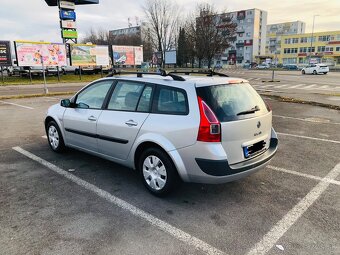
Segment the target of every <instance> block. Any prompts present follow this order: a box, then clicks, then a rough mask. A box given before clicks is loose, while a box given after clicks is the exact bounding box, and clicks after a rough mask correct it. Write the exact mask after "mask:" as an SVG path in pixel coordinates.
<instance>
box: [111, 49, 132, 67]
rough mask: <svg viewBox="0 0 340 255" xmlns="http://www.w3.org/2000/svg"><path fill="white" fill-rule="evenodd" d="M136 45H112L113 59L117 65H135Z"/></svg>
mask: <svg viewBox="0 0 340 255" xmlns="http://www.w3.org/2000/svg"><path fill="white" fill-rule="evenodd" d="M134 48H135V47H134V46H118V45H112V52H113V60H114V64H115V65H132V66H133V65H135V50H134Z"/></svg>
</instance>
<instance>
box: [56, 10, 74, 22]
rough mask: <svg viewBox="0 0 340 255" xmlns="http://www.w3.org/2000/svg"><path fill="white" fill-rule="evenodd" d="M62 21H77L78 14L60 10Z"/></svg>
mask: <svg viewBox="0 0 340 255" xmlns="http://www.w3.org/2000/svg"><path fill="white" fill-rule="evenodd" d="M60 19H62V20H76V13H75V12H74V11H68V10H60Z"/></svg>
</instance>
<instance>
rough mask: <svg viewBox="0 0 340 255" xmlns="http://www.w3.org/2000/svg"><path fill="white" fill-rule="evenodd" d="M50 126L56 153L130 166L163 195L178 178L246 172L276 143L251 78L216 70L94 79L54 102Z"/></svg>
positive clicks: (227, 177)
mask: <svg viewBox="0 0 340 255" xmlns="http://www.w3.org/2000/svg"><path fill="white" fill-rule="evenodd" d="M214 74H216V73H214ZM45 129H46V134H47V137H48V142H49V145H50V147H51V149H52V150H53V151H55V152H61V151H63V150H64V149H65V147H71V148H75V149H78V150H81V151H84V152H87V153H91V154H93V155H97V156H99V157H102V158H104V159H108V160H111V161H114V162H116V163H119V164H122V165H124V166H127V167H129V168H133V169H135V170H137V171H138V172H139V173H140V176H141V179H142V181H143V183H144V185H145V186H146V188H147V189H148V190H149V191H150V192H151V193H153V194H155V195H159V196H161V195H165V194H167V193H169V192H170V191H171V190H173V189H174V188H175V187H176V183H177V181H179V180H182V181H184V182H198V183H211V184H214V183H216V184H217V183H225V182H230V181H234V180H237V179H240V178H243V177H246V176H248V175H250V174H252V173H254V172H256V171H258V170H259V169H261V168H263V167H264V166H265V165H266V164H268V162H269V161H270V159H272V158H273V156H274V154H275V153H276V150H277V147H278V138H277V135H276V133H275V131H274V129H273V127H272V111H271V109H270V107H269V106H268V105H267V104H266V103H265V102H264V101H263V100H262V98H261V97H260V95H259V94H258V93H257V92H256V91H255V89H254V88H253V87H252V86H251V85H250V84H249V82H248V81H246V80H243V79H238V78H230V77H224V76H223V75H221V74H220V75H216V76H215V75H213V74H212V73H211V75H209V76H208V77H207V76H198V75H196V76H195V75H192V74H189V73H187V74H183V75H179V74H174V73H169V74H166V73H162V74H150V73H148V74H143V75H142V74H140V73H139V74H137V75H136V74H134V75H131V74H127V75H123V74H121V75H119V76H118V75H117V76H116V75H113V77H108V78H103V79H100V80H97V81H94V82H92V83H91V84H89V85H87V86H86V87H84V88H83V89H82V90H80V91H79V92H78V93H76V94H75V95H74V96H73V97H72V98H71V99H65V100H62V101H61V103H60V104H56V105H53V106H51V107H50V108H49V110H48V112H47V116H46V119H45Z"/></svg>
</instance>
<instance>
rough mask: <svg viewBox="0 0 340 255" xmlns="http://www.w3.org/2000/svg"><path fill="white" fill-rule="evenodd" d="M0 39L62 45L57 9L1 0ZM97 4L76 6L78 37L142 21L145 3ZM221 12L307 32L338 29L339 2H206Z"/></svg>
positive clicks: (191, 0) (188, 8) (181, 0)
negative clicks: (252, 12)
mask: <svg viewBox="0 0 340 255" xmlns="http://www.w3.org/2000/svg"><path fill="white" fill-rule="evenodd" d="M0 1H1V8H0V31H1V32H0V40H11V41H14V40H31V41H40V40H44V41H48V42H61V38H60V29H59V17H58V10H57V7H49V6H47V4H46V3H45V1H44V0H0ZM173 1H176V2H177V3H178V6H179V10H180V12H181V16H182V17H186V16H187V14H188V13H190V12H192V11H193V10H194V9H195V7H196V5H197V4H198V3H201V1H197V0H173ZM99 2H100V4H99V5H87V6H77V7H76V13H77V25H78V33H79V37H80V38H82V37H84V36H85V34H86V32H88V31H89V30H90V29H91V28H94V29H99V28H100V29H104V30H113V29H117V28H123V27H127V26H128V18H129V17H130V18H131V21H132V23H133V25H135V23H136V22H135V17H138V18H139V19H140V20H145V19H144V12H143V8H142V7H143V3H144V0H140V1H136V0H122V1H115V0H99ZM203 2H207V3H210V4H213V5H214V6H215V8H216V9H217V10H218V11H220V12H222V11H236V10H244V9H251V8H258V9H262V10H265V11H267V12H268V24H271V23H279V22H287V21H296V20H300V21H304V22H306V23H307V27H306V32H311V31H312V23H313V16H314V15H320V16H317V17H316V18H315V29H314V31H316V32H318V31H334V30H340V14H339V10H340V0H323V1H320V0H206V1H203Z"/></svg>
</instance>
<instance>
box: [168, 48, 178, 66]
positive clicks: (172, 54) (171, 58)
mask: <svg viewBox="0 0 340 255" xmlns="http://www.w3.org/2000/svg"><path fill="white" fill-rule="evenodd" d="M176 63H177V52H176V51H175V50H172V51H166V52H165V64H167V65H171V64H176Z"/></svg>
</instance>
